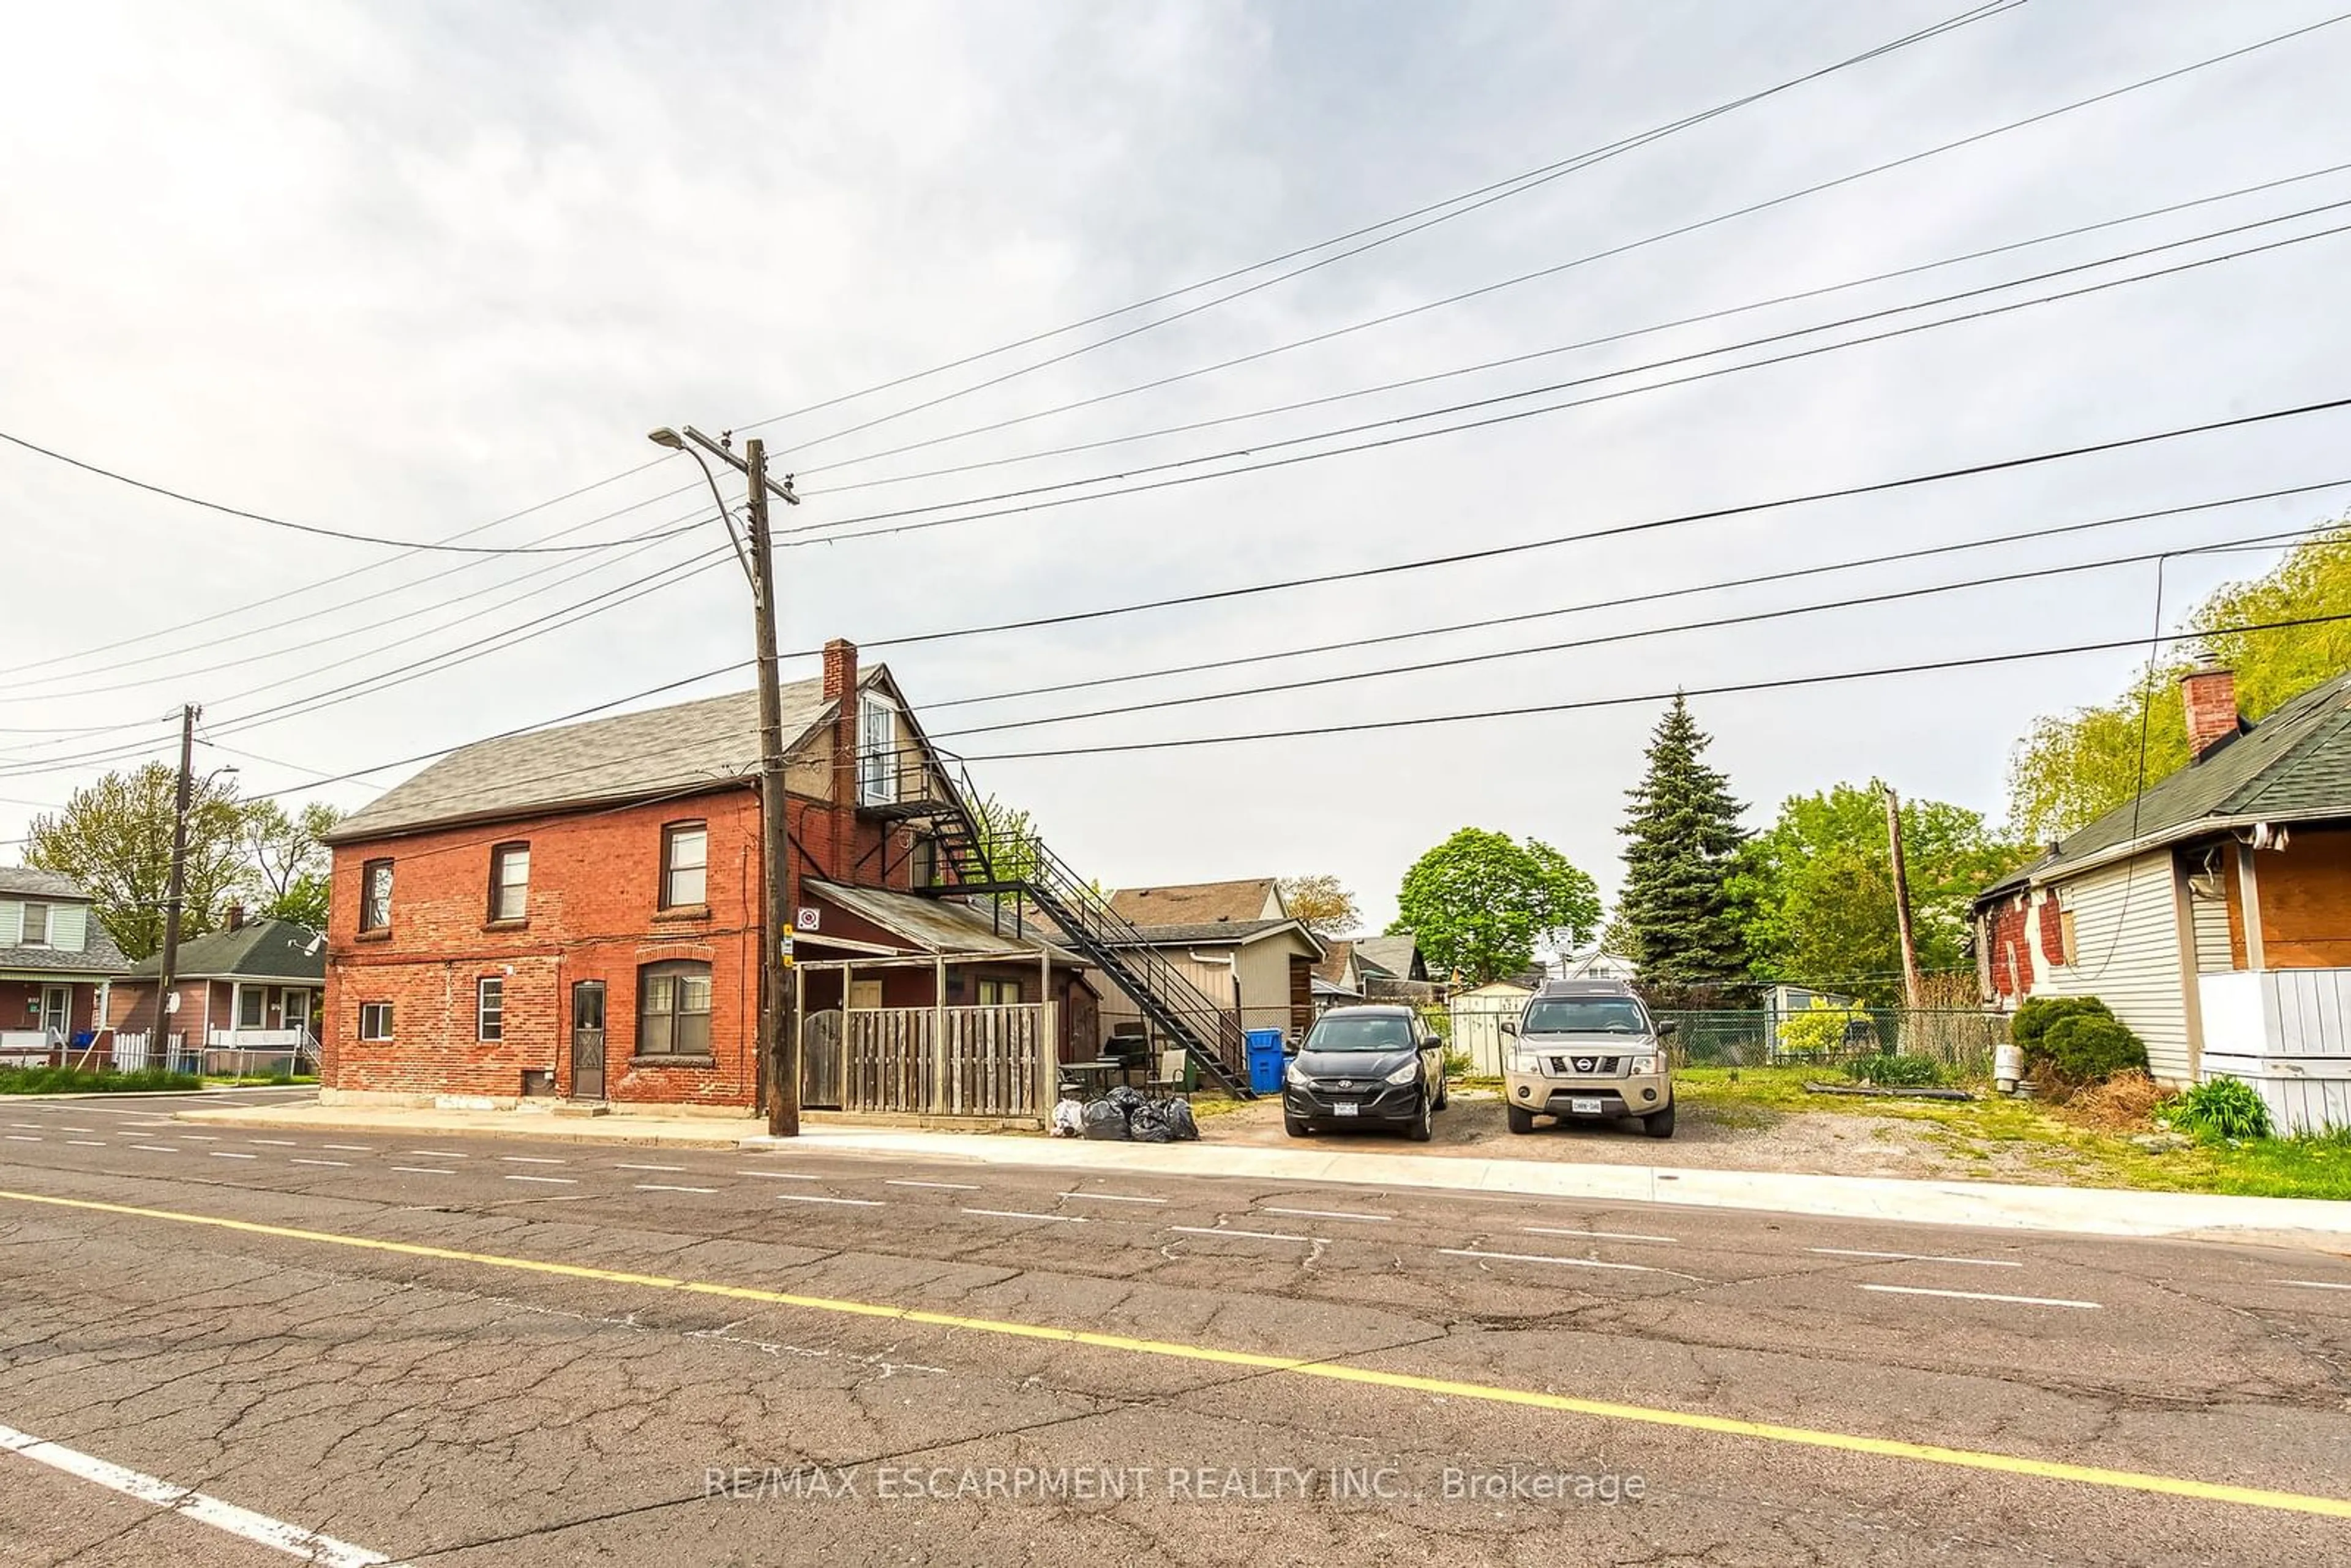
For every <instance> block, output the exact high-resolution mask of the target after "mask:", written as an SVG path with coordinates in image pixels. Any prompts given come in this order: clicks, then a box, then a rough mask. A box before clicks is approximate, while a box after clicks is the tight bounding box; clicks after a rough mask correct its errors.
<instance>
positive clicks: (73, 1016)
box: [0, 866, 129, 1063]
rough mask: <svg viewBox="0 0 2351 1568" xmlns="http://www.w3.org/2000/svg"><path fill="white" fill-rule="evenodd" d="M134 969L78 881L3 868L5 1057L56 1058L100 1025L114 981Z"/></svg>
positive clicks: (0, 1015)
mask: <svg viewBox="0 0 2351 1568" xmlns="http://www.w3.org/2000/svg"><path fill="white" fill-rule="evenodd" d="M127 967H129V965H128V964H127V962H126V961H125V960H124V958H123V956H122V950H121V949H120V948H119V947H117V946H115V945H114V938H113V937H111V936H108V935H107V934H106V928H105V927H104V926H102V925H99V922H98V915H97V912H96V911H95V910H94V909H92V908H91V906H90V898H89V894H88V893H85V892H84V891H83V890H82V888H81V886H80V884H79V883H76V882H74V881H73V880H72V879H70V878H68V877H62V876H57V875H56V874H54V873H49V872H46V871H34V870H32V869H31V868H29V867H25V866H0V1061H24V1062H27V1063H31V1062H35V1061H42V1062H54V1061H57V1060H58V1059H59V1057H60V1055H61V1053H62V1052H63V1051H65V1049H66V1048H67V1047H68V1046H69V1045H70V1044H71V1043H72V1042H73V1040H74V1039H75V1037H77V1036H78V1035H86V1034H89V1033H92V1032H94V1031H95V1030H98V1029H99V1026H100V1024H101V1023H102V1022H103V1019H104V1011H105V1009H104V1003H103V1001H102V998H103V996H104V993H105V989H106V985H107V981H108V980H109V979H110V977H113V976H116V975H120V973H122V971H123V970H124V969H125V968H127Z"/></svg>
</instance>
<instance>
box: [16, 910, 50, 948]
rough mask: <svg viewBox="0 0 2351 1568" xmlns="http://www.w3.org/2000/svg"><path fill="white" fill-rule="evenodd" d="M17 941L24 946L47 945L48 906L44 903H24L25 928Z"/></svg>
mask: <svg viewBox="0 0 2351 1568" xmlns="http://www.w3.org/2000/svg"><path fill="white" fill-rule="evenodd" d="M17 941H18V942H19V943H20V944H21V945H22V946H26V947H46V946H48V945H49V906H48V905H47V904H26V905H25V930H24V934H23V935H22V936H19V937H18V938H17Z"/></svg>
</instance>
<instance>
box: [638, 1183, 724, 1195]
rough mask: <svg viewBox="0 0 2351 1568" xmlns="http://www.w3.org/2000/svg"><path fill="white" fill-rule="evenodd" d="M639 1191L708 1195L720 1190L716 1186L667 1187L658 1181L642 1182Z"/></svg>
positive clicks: (639, 1184)
mask: <svg viewBox="0 0 2351 1568" xmlns="http://www.w3.org/2000/svg"><path fill="white" fill-rule="evenodd" d="M637 1190H638V1191H639V1192H699V1193H705V1194H707V1193H714V1192H716V1191H717V1190H718V1189H717V1188H716V1187H715V1186H664V1184H662V1183H660V1182H657V1181H641V1182H639V1183H638V1184H637Z"/></svg>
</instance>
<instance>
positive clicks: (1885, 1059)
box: [1844, 1051, 1943, 1089]
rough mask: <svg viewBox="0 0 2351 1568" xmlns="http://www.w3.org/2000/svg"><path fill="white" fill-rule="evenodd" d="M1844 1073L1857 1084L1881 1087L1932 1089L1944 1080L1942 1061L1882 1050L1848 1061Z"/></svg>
mask: <svg viewBox="0 0 2351 1568" xmlns="http://www.w3.org/2000/svg"><path fill="white" fill-rule="evenodd" d="M1844 1072H1845V1076H1846V1077H1848V1078H1850V1079H1852V1080H1853V1081H1854V1082H1856V1083H1871V1084H1876V1086H1877V1087H1878V1088H1881V1089H1931V1088H1933V1087H1934V1086H1935V1085H1936V1084H1938V1083H1940V1082H1942V1081H1943V1064H1942V1063H1941V1062H1939V1061H1936V1060H1935V1059H1934V1058H1933V1057H1931V1056H1904V1055H1901V1054H1899V1053H1897V1052H1895V1051H1881V1052H1879V1053H1878V1054H1877V1055H1876V1056H1865V1057H1861V1058H1859V1059H1858V1060H1856V1061H1853V1062H1852V1063H1850V1064H1848V1065H1847V1066H1846V1068H1845V1070H1844Z"/></svg>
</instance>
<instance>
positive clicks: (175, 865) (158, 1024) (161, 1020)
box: [148, 703, 204, 1069]
mask: <svg viewBox="0 0 2351 1568" xmlns="http://www.w3.org/2000/svg"><path fill="white" fill-rule="evenodd" d="M203 713H204V709H202V708H200V707H198V706H196V705H195V704H193V703H188V704H186V705H184V706H182V707H181V709H180V783H179V789H178V790H177V791H176V792H175V793H174V794H173V796H172V878H171V881H170V883H169V884H168V885H167V886H166V888H165V891H164V894H163V950H162V966H161V968H160V970H159V972H158V973H157V975H156V977H155V1037H154V1039H153V1040H152V1041H151V1042H150V1051H149V1054H148V1060H149V1061H160V1062H162V1064H163V1066H164V1067H165V1068H167V1069H168V1068H169V1067H170V1066H171V1065H172V1062H171V1053H172V1030H171V1027H170V1025H171V1017H172V1015H171V1014H170V1013H169V1012H167V1011H165V1010H164V1009H166V1008H168V1007H169V1006H170V1005H171V995H172V982H173V981H174V980H176V979H177V978H178V975H177V973H176V972H175V971H176V970H177V969H178V968H179V967H180V906H181V905H182V904H185V903H186V902H187V896H188V804H189V797H190V796H191V795H193V793H194V790H195V780H194V779H193V777H191V775H192V774H193V771H194V768H195V760H196V720H197V718H198V717H200V716H202V715H203Z"/></svg>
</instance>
